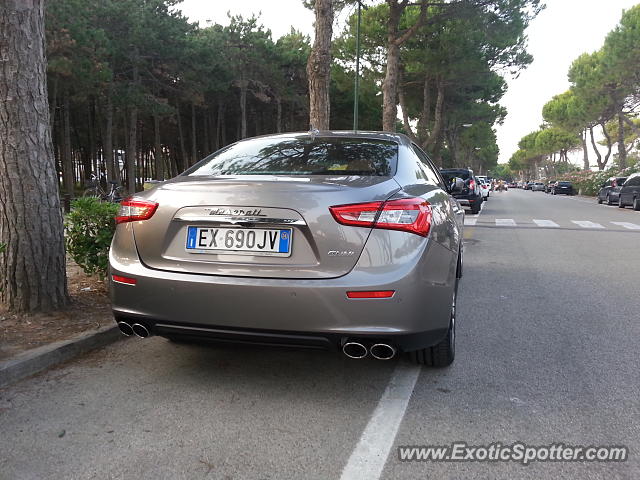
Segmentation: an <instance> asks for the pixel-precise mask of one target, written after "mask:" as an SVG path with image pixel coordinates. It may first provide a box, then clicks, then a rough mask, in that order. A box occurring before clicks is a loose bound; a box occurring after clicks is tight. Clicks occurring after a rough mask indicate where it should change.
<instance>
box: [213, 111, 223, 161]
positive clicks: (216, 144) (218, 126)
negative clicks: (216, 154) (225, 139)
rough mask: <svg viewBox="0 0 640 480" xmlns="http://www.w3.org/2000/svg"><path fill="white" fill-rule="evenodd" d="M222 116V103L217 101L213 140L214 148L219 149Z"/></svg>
mask: <svg viewBox="0 0 640 480" xmlns="http://www.w3.org/2000/svg"><path fill="white" fill-rule="evenodd" d="M223 118H224V104H223V103H222V102H220V103H218V115H217V116H216V137H215V142H214V145H213V146H214V150H218V149H220V138H221V133H222V119H223Z"/></svg>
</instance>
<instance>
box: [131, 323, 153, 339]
mask: <svg viewBox="0 0 640 480" xmlns="http://www.w3.org/2000/svg"><path fill="white" fill-rule="evenodd" d="M131 329H132V330H133V333H135V334H136V335H137V336H138V337H140V338H147V337H148V336H149V330H147V327H145V326H144V325H142V324H140V323H134V324H133V325H131Z"/></svg>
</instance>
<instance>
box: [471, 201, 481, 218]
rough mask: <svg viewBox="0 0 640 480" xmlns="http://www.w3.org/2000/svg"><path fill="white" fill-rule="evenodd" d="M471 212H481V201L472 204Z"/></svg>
mask: <svg viewBox="0 0 640 480" xmlns="http://www.w3.org/2000/svg"><path fill="white" fill-rule="evenodd" d="M471 213H473V214H474V215H476V214H478V213H480V202H475V203H474V204H473V205H472V206H471Z"/></svg>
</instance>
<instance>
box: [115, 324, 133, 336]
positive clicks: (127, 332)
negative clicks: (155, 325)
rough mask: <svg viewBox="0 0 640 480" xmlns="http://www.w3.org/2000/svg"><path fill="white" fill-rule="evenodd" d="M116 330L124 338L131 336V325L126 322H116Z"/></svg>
mask: <svg viewBox="0 0 640 480" xmlns="http://www.w3.org/2000/svg"><path fill="white" fill-rule="evenodd" d="M118 328H119V329H120V333H122V334H123V335H124V336H126V337H130V336H131V335H133V328H131V325H129V324H128V323H127V322H118Z"/></svg>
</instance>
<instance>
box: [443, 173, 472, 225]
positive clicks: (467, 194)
mask: <svg viewBox="0 0 640 480" xmlns="http://www.w3.org/2000/svg"><path fill="white" fill-rule="evenodd" d="M440 173H441V174H442V176H443V177H444V178H445V180H446V181H447V182H448V183H451V182H452V180H453V179H454V178H456V177H457V178H461V179H462V180H464V187H463V189H462V191H461V192H458V193H454V194H453V197H454V198H455V199H456V200H458V203H460V205H462V206H463V207H469V208H470V209H471V213H474V214H475V213H479V212H480V207H481V206H482V190H481V187H480V182H479V181H478V179H476V177H474V175H473V170H470V169H468V168H445V169H442V170H440Z"/></svg>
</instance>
